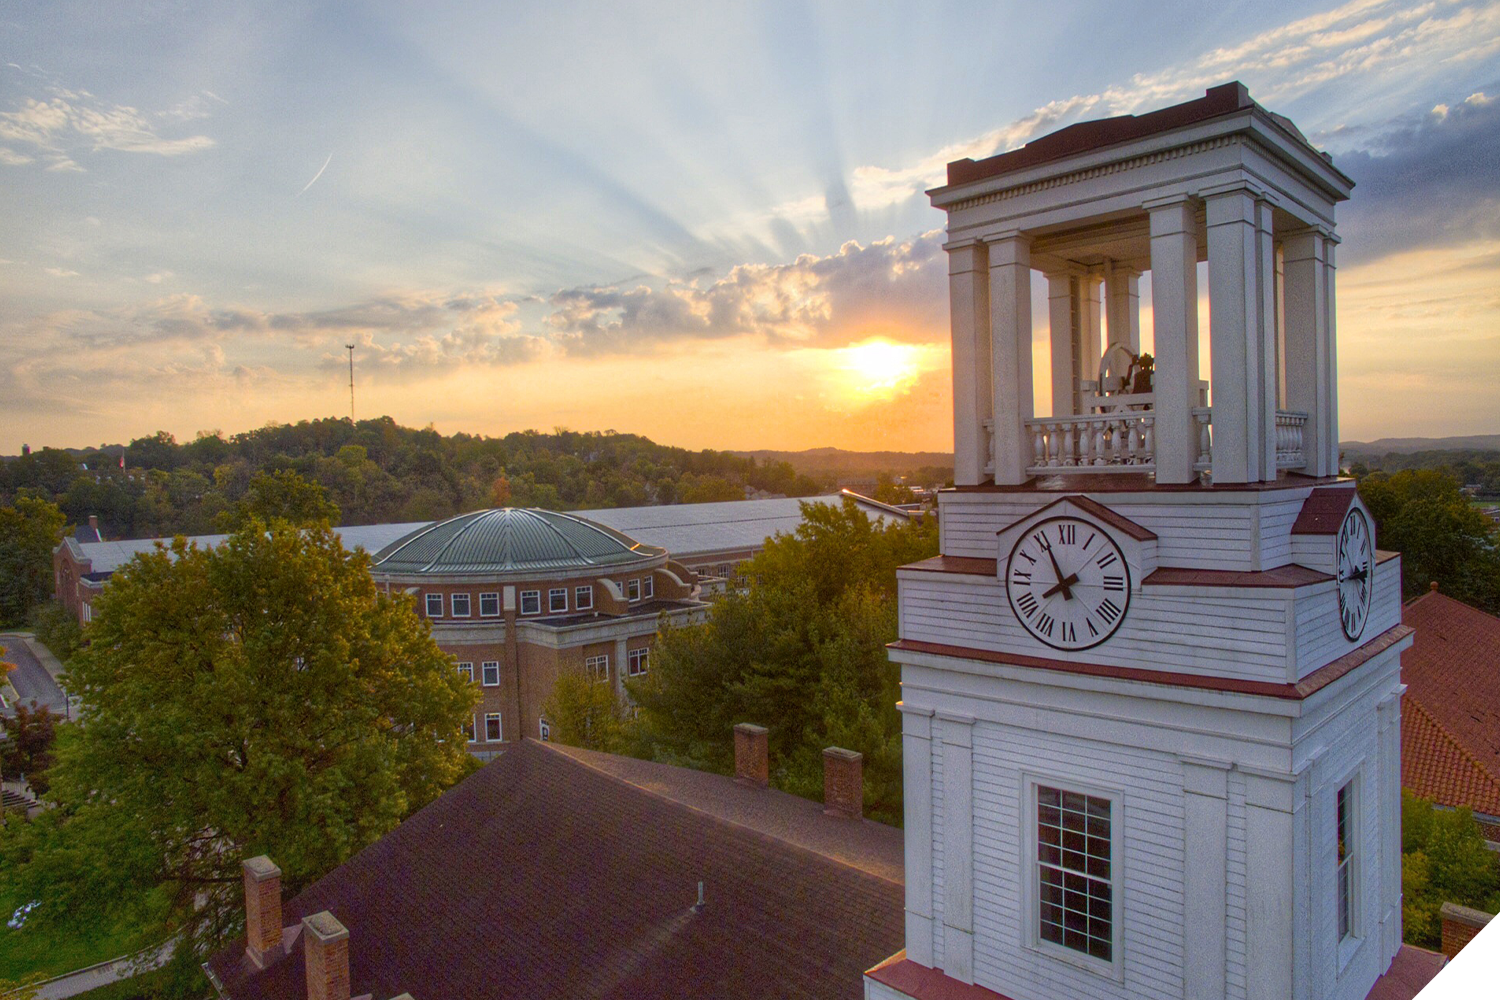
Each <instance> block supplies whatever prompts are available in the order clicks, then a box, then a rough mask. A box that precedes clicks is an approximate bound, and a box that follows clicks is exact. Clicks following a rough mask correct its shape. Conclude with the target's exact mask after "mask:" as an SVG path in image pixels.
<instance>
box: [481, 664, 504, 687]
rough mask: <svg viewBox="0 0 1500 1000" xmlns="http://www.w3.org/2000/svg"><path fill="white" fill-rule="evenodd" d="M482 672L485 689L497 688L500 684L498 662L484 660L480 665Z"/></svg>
mask: <svg viewBox="0 0 1500 1000" xmlns="http://www.w3.org/2000/svg"><path fill="white" fill-rule="evenodd" d="M480 669H481V670H483V671H484V674H483V677H484V686H485V687H487V688H492V687H498V686H499V684H500V662H499V661H498V660H485V661H484V663H483V664H481V665H480Z"/></svg>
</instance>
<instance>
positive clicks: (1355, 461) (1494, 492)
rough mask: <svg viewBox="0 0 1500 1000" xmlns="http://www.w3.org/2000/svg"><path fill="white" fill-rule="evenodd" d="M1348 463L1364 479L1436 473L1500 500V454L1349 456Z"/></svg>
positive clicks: (1446, 453) (1444, 452)
mask: <svg viewBox="0 0 1500 1000" xmlns="http://www.w3.org/2000/svg"><path fill="white" fill-rule="evenodd" d="M1345 460H1346V461H1348V462H1349V469H1350V471H1351V472H1353V473H1354V475H1356V476H1358V477H1359V478H1361V479H1363V478H1364V477H1365V476H1367V475H1369V474H1370V473H1372V472H1389V473H1396V472H1405V471H1406V470H1408V469H1411V470H1416V469H1433V470H1436V471H1439V472H1445V473H1447V474H1449V475H1451V476H1452V477H1453V478H1454V479H1456V480H1458V482H1459V483H1460V484H1461V485H1464V486H1474V487H1478V493H1479V495H1480V496H1485V497H1500V451H1476V450H1460V451H1452V450H1450V451H1413V452H1399V451H1392V452H1387V453H1386V454H1384V455H1368V454H1363V453H1348V454H1346V455H1345Z"/></svg>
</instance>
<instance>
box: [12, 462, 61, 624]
mask: <svg viewBox="0 0 1500 1000" xmlns="http://www.w3.org/2000/svg"><path fill="white" fill-rule="evenodd" d="M65 523H66V522H65V521H64V519H63V513H62V511H61V510H59V509H58V507H57V504H55V503H52V502H51V501H50V500H46V499H43V498H42V497H40V496H38V495H37V494H35V493H32V492H30V491H27V490H23V491H21V492H20V493H19V494H18V495H17V496H16V500H15V504H14V505H13V506H8V507H0V624H3V623H15V624H20V623H21V622H23V621H26V619H27V618H28V617H29V616H30V614H31V610H32V608H33V607H35V606H36V605H37V604H39V603H41V602H42V601H44V600H46V599H47V595H48V594H49V593H50V592H51V590H52V549H53V548H54V547H55V546H56V545H57V543H58V540H59V539H61V538H62V531H63V526H64V524H65Z"/></svg>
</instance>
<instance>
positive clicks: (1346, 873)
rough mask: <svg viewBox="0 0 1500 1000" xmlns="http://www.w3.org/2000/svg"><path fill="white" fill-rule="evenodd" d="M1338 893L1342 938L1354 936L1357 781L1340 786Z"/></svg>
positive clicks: (1357, 829)
mask: <svg viewBox="0 0 1500 1000" xmlns="http://www.w3.org/2000/svg"><path fill="white" fill-rule="evenodd" d="M1337 834H1338V839H1339V842H1338V894H1339V940H1340V941H1343V940H1344V939H1346V938H1351V937H1353V936H1354V933H1355V927H1354V914H1355V912H1356V910H1355V900H1356V898H1357V897H1356V895H1355V879H1356V877H1357V875H1358V872H1359V869H1358V866H1357V865H1356V864H1355V859H1356V858H1357V857H1358V854H1359V828H1358V813H1357V811H1356V810H1355V794H1354V782H1353V781H1350V782H1349V783H1348V784H1347V785H1345V786H1344V787H1343V788H1340V789H1339V795H1338V831H1337Z"/></svg>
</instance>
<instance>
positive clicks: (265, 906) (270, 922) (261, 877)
mask: <svg viewBox="0 0 1500 1000" xmlns="http://www.w3.org/2000/svg"><path fill="white" fill-rule="evenodd" d="M242 867H243V868H244V870H245V957H246V958H248V959H250V961H251V962H253V963H254V964H255V967H256V968H257V969H264V968H265V967H266V966H268V965H270V964H271V963H272V962H274V961H276V959H278V958H280V957H281V869H280V868H277V867H276V865H275V864H274V863H273V862H272V861H271V859H270V858H268V857H266V856H265V855H264V854H262V855H260V856H259V857H256V858H250V859H248V860H246V861H245V862H244V864H243V865H242Z"/></svg>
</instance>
